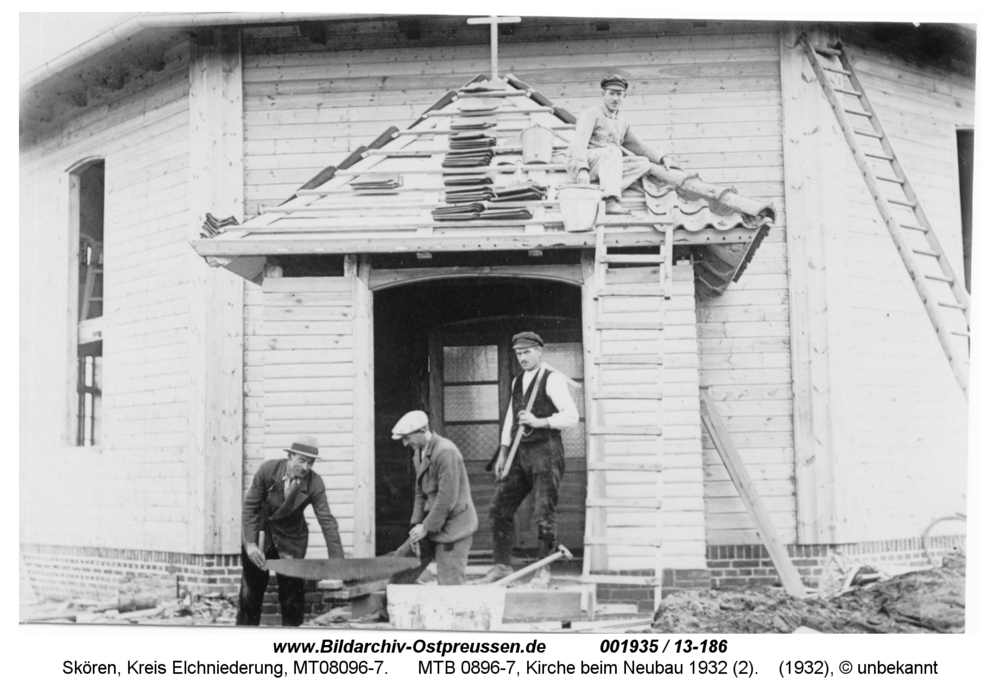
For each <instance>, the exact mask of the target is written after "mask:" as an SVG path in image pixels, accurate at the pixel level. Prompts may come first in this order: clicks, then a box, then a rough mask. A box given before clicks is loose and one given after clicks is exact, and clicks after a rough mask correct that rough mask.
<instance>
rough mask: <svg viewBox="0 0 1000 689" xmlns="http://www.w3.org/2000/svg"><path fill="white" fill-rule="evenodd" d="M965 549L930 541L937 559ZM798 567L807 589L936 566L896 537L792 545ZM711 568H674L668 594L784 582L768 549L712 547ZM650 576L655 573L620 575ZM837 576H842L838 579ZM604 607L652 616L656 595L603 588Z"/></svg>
mask: <svg viewBox="0 0 1000 689" xmlns="http://www.w3.org/2000/svg"><path fill="white" fill-rule="evenodd" d="M964 546H965V536H961V535H953V536H935V537H932V538H931V539H930V551H931V555H932V556H933V557H935V558H939V557H940V556H941V555H943V554H945V553H948V552H953V551H954V550H956V549H959V548H963V547H964ZM786 548H787V550H788V554H789V556H791V558H792V564H794V565H795V568H796V569H797V570H798V572H799V576H801V577H802V580H803V582H804V583H805V585H806V586H807V587H810V588H816V587H821V586H822V584H823V580H824V575H826V576H827V577H828V578H829V577H830V576H831V574H837V575H838V576H839V580H838V581H837V585H838V587H839V585H841V584H842V583H843V582H842V579H843V576H844V573H843V572H841V569H840V568H841V566H842V567H844V568H845V569H847V570H849V569H850V568H851V567H853V566H854V565H856V564H857V565H869V566H872V567H875V568H877V569H881V570H884V571H886V573H887V574H893V571H892V570H893V569H894V568H906V567H920V566H927V565H928V564H930V563H929V562H928V560H927V557H926V555H925V554H924V549H923V544H922V542H921V539H919V538H908V539H892V540H885V541H872V542H867V543H849V544H842V545H788V546H786ZM705 559H706V560H707V561H708V569H668V570H664V572H663V594H664V595H667V594H669V593H670V592H671V591H677V590H683V589H691V588H713V589H725V588H735V587H742V586H777V585H780V583H781V581H780V579H779V578H778V571H777V570H776V569H775V568H774V564H773V563H772V562H771V558H770V557H769V556H768V554H767V550H766V549H765V548H764V546H763V545H760V544H757V545H710V546H708V548H707V552H706V558H705ZM615 573H616V574H628V575H641V576H649V575H651V574H652V573H653V570H651V569H647V570H634V571H627V572H625V571H622V572H615ZM834 578H837V577H834ZM597 601H598V602H599V603H612V604H613V603H634V604H635V605H636V607H637V609H638V611H639V612H652V610H653V591H652V589H650V588H644V587H641V586H634V585H618V584H598V586H597Z"/></svg>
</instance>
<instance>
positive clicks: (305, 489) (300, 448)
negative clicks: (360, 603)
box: [236, 436, 344, 627]
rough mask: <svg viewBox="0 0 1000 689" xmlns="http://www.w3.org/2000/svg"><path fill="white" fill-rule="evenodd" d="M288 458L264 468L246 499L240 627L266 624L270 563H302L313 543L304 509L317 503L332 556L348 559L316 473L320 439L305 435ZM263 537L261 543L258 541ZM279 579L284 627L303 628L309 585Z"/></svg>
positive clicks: (317, 513)
mask: <svg viewBox="0 0 1000 689" xmlns="http://www.w3.org/2000/svg"><path fill="white" fill-rule="evenodd" d="M285 452H287V453H288V458H287V459H271V460H268V461H266V462H264V463H263V464H261V465H260V468H259V469H258V470H257V473H256V474H255V475H254V477H253V483H251V484H250V490H248V491H247V494H246V497H245V498H244V499H243V550H242V552H241V553H240V558H241V560H242V562H243V580H242V582H241V583H240V598H239V602H238V605H237V609H236V624H237V625H252V626H257V625H259V624H260V610H261V605H262V603H263V602H264V592H265V591H266V590H267V582H268V577H269V576H270V573H269V572H268V570H266V569H264V560H265V559H272V560H273V559H278V558H293V559H301V558H303V557H305V555H306V547H307V546H308V544H309V527H308V526H307V525H306V520H305V517H304V516H303V514H302V513H303V511H304V510H305V508H306V507H307V506H308V505H312V508H313V513H315V515H316V521H318V522H319V526H320V529H321V530H322V531H323V537H324V538H325V539H326V552H327V556H328V557H330V558H342V557H344V549H343V547H342V546H341V544H340V531H339V530H338V528H337V520H336V519H335V518H334V516H333V514H332V513H331V512H330V506H329V505H328V504H327V501H326V486H325V485H324V483H323V478H322V477H321V476H320V475H319V474H317V473H315V472H314V471H313V470H312V466H313V462H315V461H316V460H317V459H319V449H318V448H317V446H316V439H315V438H313V437H311V436H302V437H300V438H298V439H296V441H295V442H294V443H292V445H291V447H288V448H286V449H285ZM258 539H260V541H258ZM277 577H278V602H279V603H280V604H281V624H282V626H285V627H298V626H299V625H301V624H302V620H303V617H304V615H305V581H304V580H303V579H294V578H291V577H285V576H282V575H281V574H278V575H277Z"/></svg>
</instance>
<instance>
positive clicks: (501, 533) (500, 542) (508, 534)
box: [490, 434, 566, 565]
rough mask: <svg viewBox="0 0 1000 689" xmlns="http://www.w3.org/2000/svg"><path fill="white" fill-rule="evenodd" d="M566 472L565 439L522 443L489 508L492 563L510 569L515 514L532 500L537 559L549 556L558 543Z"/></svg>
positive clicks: (555, 435)
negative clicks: (558, 510) (559, 509)
mask: <svg viewBox="0 0 1000 689" xmlns="http://www.w3.org/2000/svg"><path fill="white" fill-rule="evenodd" d="M565 470H566V461H565V458H564V456H563V446H562V437H561V436H560V435H558V434H552V435H551V436H550V437H549V438H547V439H546V440H543V441H541V442H537V443H522V445H521V446H520V447H519V448H518V450H517V454H516V455H514V460H513V461H512V462H511V465H510V471H509V472H508V473H507V477H506V478H504V479H503V480H501V481H500V483H498V484H497V487H496V491H495V492H494V493H493V502H492V504H491V505H490V521H491V522H492V528H493V561H494V562H495V563H496V564H498V565H510V563H511V557H512V555H513V549H514V514H515V513H516V512H517V509H518V508H519V507H520V506H521V503H522V502H523V501H524V499H525V498H526V497H528V496H529V495H530V496H531V501H532V502H531V505H532V510H531V512H532V521H533V522H534V524H535V526H536V528H537V529H538V557H539V559H541V558H543V557H546V556H547V555H549V554H550V553H551V552H552V550H553V547H554V544H555V539H556V506H557V505H558V504H559V483H560V481H562V476H563V472H564V471H565Z"/></svg>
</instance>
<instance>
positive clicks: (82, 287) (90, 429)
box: [70, 160, 104, 447]
mask: <svg viewBox="0 0 1000 689" xmlns="http://www.w3.org/2000/svg"><path fill="white" fill-rule="evenodd" d="M70 190H71V194H72V195H73V198H72V199H71V207H72V208H73V211H72V213H71V218H70V221H71V224H72V227H71V230H73V231H71V232H70V237H71V239H70V241H71V242H72V243H73V244H74V245H76V248H77V256H78V260H77V268H78V270H77V280H76V285H75V286H74V289H75V291H76V295H75V296H76V305H77V327H76V333H75V334H76V362H75V363H76V389H75V394H74V398H75V400H76V403H75V405H74V406H75V409H74V412H73V416H74V424H73V426H74V429H73V432H72V433H71V437H73V436H75V438H74V440H75V444H76V445H78V446H81V447H87V446H93V445H97V444H98V443H99V440H100V437H101V432H100V429H101V380H102V370H103V367H104V358H103V353H104V342H103V339H102V332H101V331H102V325H101V323H102V321H103V319H102V318H101V317H102V316H103V315H104V161H103V160H99V161H95V162H91V163H88V164H86V165H85V166H82V167H80V168H78V169H77V170H76V171H74V172H73V173H72V176H71V184H70Z"/></svg>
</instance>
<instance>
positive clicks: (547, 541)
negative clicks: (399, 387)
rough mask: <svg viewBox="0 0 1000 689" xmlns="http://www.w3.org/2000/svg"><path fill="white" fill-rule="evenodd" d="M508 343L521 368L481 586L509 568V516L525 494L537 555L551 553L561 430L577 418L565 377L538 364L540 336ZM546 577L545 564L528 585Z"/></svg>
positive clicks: (500, 459) (497, 470) (504, 434)
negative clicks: (516, 443)
mask: <svg viewBox="0 0 1000 689" xmlns="http://www.w3.org/2000/svg"><path fill="white" fill-rule="evenodd" d="M512 345H513V348H514V353H515V354H516V355H517V362H518V363H519V364H520V365H521V368H522V369H523V371H522V372H521V373H520V374H518V375H517V377H515V378H514V382H513V384H512V385H511V398H510V406H508V408H507V416H506V418H505V419H504V424H503V430H502V431H501V435H500V452H499V453H498V455H497V458H496V461H495V463H494V466H493V472H494V475H495V476H496V478H497V481H498V483H497V487H496V491H495V492H494V493H493V502H492V504H491V505H490V520H491V521H492V526H493V562H494V566H493V568H492V569H491V570H490V571H489V572H488V573H487V575H486V576H485V577H484V578H483V579H481V580H479V581H478V582H476V583H481V584H487V583H491V582H494V581H496V580H497V579H500V578H502V577H505V576H506V575H508V574H510V573H511V572H512V571H513V568H512V567H511V555H512V552H511V551H512V549H513V545H514V514H515V513H516V512H517V509H518V507H520V505H521V503H522V502H523V501H524V499H525V498H526V497H528V496H529V495H530V496H531V500H532V521H533V522H534V524H535V526H536V528H537V530H538V558H539V559H541V558H543V557H546V556H548V555H549V554H551V553H552V552H553V550H554V548H555V539H556V505H557V504H558V502H559V482H560V481H561V480H562V475H563V471H564V470H565V468H566V467H565V459H564V454H563V445H562V433H561V431H563V430H565V429H568V428H572V427H573V426H575V425H576V424H577V423H578V422H579V421H580V414H579V412H577V410H576V404H575V403H574V402H573V397H572V395H570V392H569V382H568V380H567V379H566V377H565V376H564V375H563V374H561V373H559V372H558V371H556V370H554V369H552V368H550V367H548V366H545V365H544V364H542V355H543V349H544V347H545V343H544V342H543V341H542V338H541V337H539V336H538V335H536V334H535V333H532V332H524V333H518V334H517V335H515V336H514V339H513V342H512ZM535 386H537V387H538V394H537V395H536V396H535V402H534V404H533V405H532V407H531V409H528V402H529V401H530V399H531V395H532V392H533V391H534V389H535ZM520 426H523V427H524V435H523V436H522V438H521V443H520V445H519V447H518V448H517V451H516V453H515V454H514V457H513V459H512V460H511V465H510V469H509V471H508V473H507V476H506V477H504V478H501V475H502V472H503V466H504V464H505V463H506V459H507V453H508V452H509V450H510V447H511V445H512V443H513V441H514V438H515V436H516V435H517V431H518V428H519V427H520ZM487 468H489V467H487ZM549 576H550V575H549V569H548V567H545V568H543V569H540V570H539V571H538V574H537V575H535V579H534V580H533V582H532V583H533V584H535V585H545V584H547V583H548V580H549Z"/></svg>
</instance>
